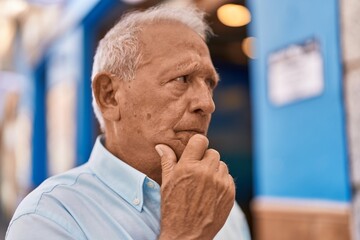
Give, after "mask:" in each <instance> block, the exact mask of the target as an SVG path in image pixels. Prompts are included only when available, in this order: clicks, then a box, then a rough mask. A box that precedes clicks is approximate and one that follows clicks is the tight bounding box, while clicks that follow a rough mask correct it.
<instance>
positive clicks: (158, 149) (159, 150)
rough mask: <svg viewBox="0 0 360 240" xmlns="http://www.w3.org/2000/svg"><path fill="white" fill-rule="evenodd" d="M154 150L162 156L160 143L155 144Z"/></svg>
mask: <svg viewBox="0 0 360 240" xmlns="http://www.w3.org/2000/svg"><path fill="white" fill-rule="evenodd" d="M155 150H156V151H157V153H158V154H159V156H160V157H162V156H163V155H164V153H163V151H162V149H161V146H160V145H156V146H155Z"/></svg>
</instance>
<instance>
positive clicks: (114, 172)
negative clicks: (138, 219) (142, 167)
mask: <svg viewBox="0 0 360 240" xmlns="http://www.w3.org/2000/svg"><path fill="white" fill-rule="evenodd" d="M102 142H103V136H99V137H98V138H97V139H96V142H95V145H94V148H93V150H92V152H91V156H90V159H89V167H90V168H91V170H92V171H93V172H94V173H95V174H96V176H97V177H98V178H99V179H100V180H101V181H103V182H104V183H105V184H106V185H107V186H108V187H109V188H111V189H112V190H113V191H115V192H116V193H117V194H118V195H119V196H120V197H122V198H123V199H125V200H126V201H127V202H128V203H129V204H131V205H132V206H133V207H134V208H136V209H137V210H138V211H139V212H141V210H142V207H143V204H144V196H143V185H144V182H145V179H148V178H147V177H146V175H145V174H144V173H142V172H140V171H138V170H136V169H135V168H133V167H131V166H130V165H128V164H126V163H125V162H123V161H122V160H120V159H119V158H117V157H115V156H114V155H113V154H112V153H110V152H109V151H108V150H107V149H106V148H105V147H104V145H103V144H102Z"/></svg>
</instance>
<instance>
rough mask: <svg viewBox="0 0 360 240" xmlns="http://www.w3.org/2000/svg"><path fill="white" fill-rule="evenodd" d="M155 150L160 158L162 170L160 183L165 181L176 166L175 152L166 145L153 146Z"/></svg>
mask: <svg viewBox="0 0 360 240" xmlns="http://www.w3.org/2000/svg"><path fill="white" fill-rule="evenodd" d="M155 150H156V151H157V153H158V154H159V156H160V158H161V169H162V175H161V176H162V182H165V181H167V179H168V178H169V176H170V174H171V172H172V170H173V168H174V166H175V165H176V162H177V158H176V155H175V152H174V151H173V150H172V149H171V148H170V147H169V146H167V145H164V144H158V145H156V146H155Z"/></svg>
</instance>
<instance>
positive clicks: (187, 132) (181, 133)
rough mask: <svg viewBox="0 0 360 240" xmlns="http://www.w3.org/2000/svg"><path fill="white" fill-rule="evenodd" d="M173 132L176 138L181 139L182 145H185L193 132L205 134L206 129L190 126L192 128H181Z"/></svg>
mask: <svg viewBox="0 0 360 240" xmlns="http://www.w3.org/2000/svg"><path fill="white" fill-rule="evenodd" d="M175 134H176V136H177V138H178V140H180V141H181V143H182V144H183V145H185V146H186V145H187V143H188V141H189V139H190V138H191V137H192V136H194V135H195V134H201V135H204V136H206V131H205V130H204V129H200V128H192V129H183V130H177V131H175Z"/></svg>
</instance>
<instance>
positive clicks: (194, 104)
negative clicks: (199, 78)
mask: <svg viewBox="0 0 360 240" xmlns="http://www.w3.org/2000/svg"><path fill="white" fill-rule="evenodd" d="M190 98H191V101H190V111H191V112H194V113H200V114H204V115H205V114H211V113H213V112H214V111H215V103H214V100H213V96H212V90H210V89H209V87H208V86H207V84H206V83H204V82H203V83H201V84H197V85H196V86H194V87H193V91H192V92H191V95H190Z"/></svg>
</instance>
